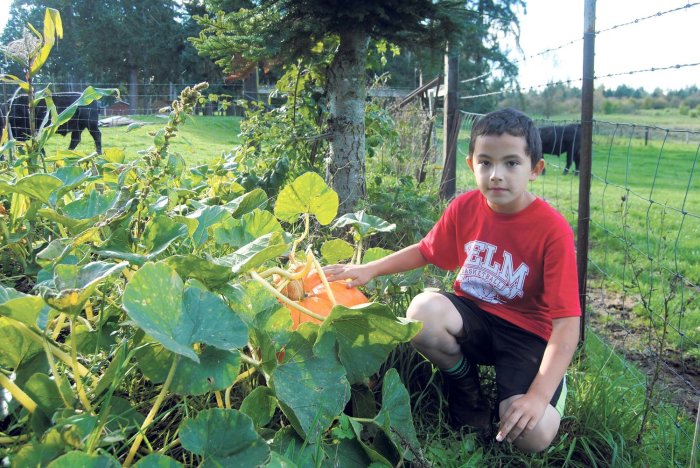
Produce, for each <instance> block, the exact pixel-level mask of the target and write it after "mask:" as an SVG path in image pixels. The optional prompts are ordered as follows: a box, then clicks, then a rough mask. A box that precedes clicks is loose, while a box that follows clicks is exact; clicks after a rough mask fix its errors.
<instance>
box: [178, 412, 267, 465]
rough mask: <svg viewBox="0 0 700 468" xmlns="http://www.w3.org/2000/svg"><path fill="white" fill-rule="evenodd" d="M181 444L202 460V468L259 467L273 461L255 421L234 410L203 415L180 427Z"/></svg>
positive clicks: (188, 420)
mask: <svg viewBox="0 0 700 468" xmlns="http://www.w3.org/2000/svg"><path fill="white" fill-rule="evenodd" d="M180 442H181V443H182V446H183V447H184V448H185V449H187V450H189V451H190V452H192V453H195V454H197V455H199V456H201V457H202V464H201V465H200V466H202V467H210V466H211V467H214V466H227V467H228V466H240V467H248V466H259V465H262V464H264V463H265V462H266V461H267V460H268V459H269V458H270V449H269V447H268V446H267V444H266V443H265V440H264V439H263V438H262V437H260V436H259V435H258V434H257V433H256V432H255V428H254V427H253V421H252V420H251V419H250V418H249V417H248V416H246V415H245V414H243V413H241V412H239V411H236V410H233V409H219V408H213V409H209V410H205V411H201V412H199V414H197V416H196V417H195V418H189V419H185V421H184V422H183V423H182V424H181V425H180Z"/></svg>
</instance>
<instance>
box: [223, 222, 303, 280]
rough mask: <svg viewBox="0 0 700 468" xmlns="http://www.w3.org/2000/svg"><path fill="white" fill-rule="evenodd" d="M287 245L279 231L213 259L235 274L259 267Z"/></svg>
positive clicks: (281, 251) (276, 255)
mask: <svg viewBox="0 0 700 468" xmlns="http://www.w3.org/2000/svg"><path fill="white" fill-rule="evenodd" d="M288 249H289V245H288V244H287V242H286V241H285V239H284V236H282V235H281V234H280V233H279V232H273V233H270V234H266V235H264V236H262V237H259V238H258V239H256V240H254V241H253V242H250V243H249V244H246V245H244V246H243V247H241V248H240V249H238V250H236V251H235V252H234V253H232V254H230V255H226V256H225V257H219V258H217V259H215V261H216V263H217V264H219V265H226V266H228V267H230V268H231V271H233V272H234V273H236V274H241V273H245V272H246V271H249V270H252V269H254V268H257V267H259V266H260V265H262V264H263V263H265V262H267V261H268V260H272V259H274V258H277V257H279V256H281V255H282V254H284V253H285V252H286V251H287V250H288Z"/></svg>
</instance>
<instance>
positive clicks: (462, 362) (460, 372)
mask: <svg viewBox="0 0 700 468" xmlns="http://www.w3.org/2000/svg"><path fill="white" fill-rule="evenodd" d="M469 367H470V366H469V363H468V362H467V360H466V359H464V356H460V358H459V362H458V363H457V364H455V365H454V366H452V367H450V368H449V369H441V370H442V372H443V374H445V377H448V378H450V379H452V380H458V379H461V378H462V377H464V376H466V375H467V373H468V372H469Z"/></svg>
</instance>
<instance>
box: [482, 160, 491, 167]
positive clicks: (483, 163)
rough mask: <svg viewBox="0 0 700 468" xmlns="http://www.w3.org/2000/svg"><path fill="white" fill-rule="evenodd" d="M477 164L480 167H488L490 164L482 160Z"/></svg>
mask: <svg viewBox="0 0 700 468" xmlns="http://www.w3.org/2000/svg"><path fill="white" fill-rule="evenodd" d="M479 164H481V165H482V166H488V165H489V164H490V163H489V162H488V161H484V160H482V161H479Z"/></svg>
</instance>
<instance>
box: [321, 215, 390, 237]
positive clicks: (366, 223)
mask: <svg viewBox="0 0 700 468" xmlns="http://www.w3.org/2000/svg"><path fill="white" fill-rule="evenodd" d="M345 226H352V227H353V228H355V231H356V232H357V233H358V234H359V236H360V237H361V238H363V239H364V238H365V237H368V236H371V235H372V234H374V233H377V232H391V231H393V230H394V229H396V224H389V223H387V222H386V221H384V220H383V219H382V218H379V217H377V216H373V215H369V214H367V213H365V212H364V210H363V211H358V212H357V213H347V214H344V215H343V216H341V217H340V218H338V219H337V220H336V221H335V222H334V223H333V226H331V229H337V228H340V227H345Z"/></svg>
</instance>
